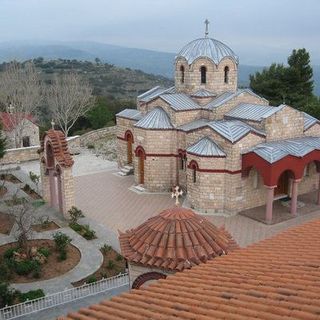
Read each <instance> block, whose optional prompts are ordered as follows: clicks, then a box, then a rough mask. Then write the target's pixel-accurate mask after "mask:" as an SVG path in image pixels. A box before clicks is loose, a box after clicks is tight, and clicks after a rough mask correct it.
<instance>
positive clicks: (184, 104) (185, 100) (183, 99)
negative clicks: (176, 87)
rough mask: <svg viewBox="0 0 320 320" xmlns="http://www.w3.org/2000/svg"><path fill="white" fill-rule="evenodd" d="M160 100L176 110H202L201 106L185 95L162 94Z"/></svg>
mask: <svg viewBox="0 0 320 320" xmlns="http://www.w3.org/2000/svg"><path fill="white" fill-rule="evenodd" d="M160 98H161V99H163V100H164V101H166V102H167V103H169V104H170V106H171V107H172V109H174V110H192V109H201V106H199V105H198V104H197V103H195V102H194V101H193V100H192V99H191V98H190V97H189V96H187V95H186V94H184V93H173V94H162V95H160Z"/></svg>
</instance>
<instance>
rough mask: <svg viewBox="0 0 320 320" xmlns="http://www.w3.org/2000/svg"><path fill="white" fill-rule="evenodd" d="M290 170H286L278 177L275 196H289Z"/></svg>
mask: <svg viewBox="0 0 320 320" xmlns="http://www.w3.org/2000/svg"><path fill="white" fill-rule="evenodd" d="M289 179H290V171H288V170H287V171H284V172H283V173H282V174H281V176H280V177H279V179H278V183H277V187H276V188H275V189H274V196H275V197H281V196H288V193H289Z"/></svg>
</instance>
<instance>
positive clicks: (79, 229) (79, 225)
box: [69, 222, 82, 233]
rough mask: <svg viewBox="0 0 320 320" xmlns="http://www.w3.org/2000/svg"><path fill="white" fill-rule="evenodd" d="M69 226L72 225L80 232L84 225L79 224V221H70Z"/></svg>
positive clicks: (72, 227)
mask: <svg viewBox="0 0 320 320" xmlns="http://www.w3.org/2000/svg"><path fill="white" fill-rule="evenodd" d="M69 227H70V228H71V229H73V230H74V231H75V232H78V233H80V232H81V230H82V225H81V224H79V223H72V222H70V223H69Z"/></svg>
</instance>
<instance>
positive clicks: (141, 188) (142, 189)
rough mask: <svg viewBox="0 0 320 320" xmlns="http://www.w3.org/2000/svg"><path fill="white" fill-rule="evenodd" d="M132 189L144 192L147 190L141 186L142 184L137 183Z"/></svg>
mask: <svg viewBox="0 0 320 320" xmlns="http://www.w3.org/2000/svg"><path fill="white" fill-rule="evenodd" d="M134 189H135V190H137V191H139V192H146V191H147V190H146V189H145V188H144V187H143V185H141V184H139V185H137V186H134Z"/></svg>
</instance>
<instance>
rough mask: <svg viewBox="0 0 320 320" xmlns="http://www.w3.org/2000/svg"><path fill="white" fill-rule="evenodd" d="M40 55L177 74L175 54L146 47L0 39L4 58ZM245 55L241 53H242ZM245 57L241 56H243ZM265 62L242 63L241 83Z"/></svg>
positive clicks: (318, 75)
mask: <svg viewBox="0 0 320 320" xmlns="http://www.w3.org/2000/svg"><path fill="white" fill-rule="evenodd" d="M37 57H43V58H44V59H59V58H62V59H70V60H73V59H75V60H88V61H93V60H94V59H95V58H99V59H100V60H101V61H102V62H107V63H111V64H114V65H116V66H119V67H125V68H131V69H138V70H142V71H144V72H146V73H151V74H155V75H162V76H165V77H168V78H171V79H172V77H173V63H174V58H175V54H174V53H169V52H160V51H153V50H146V49H137V48H127V47H121V46H115V45H110V44H104V43H97V42H68V43H66V42H54V43H53V42H38V43H35V42H32V43H28V42H17V43H11V42H4V43H0V62H3V61H10V60H13V59H16V60H19V61H20V60H27V59H33V58H37ZM240 58H241V57H240ZM240 61H241V60H240ZM263 68H264V66H249V65H242V64H240V67H239V85H240V86H248V84H249V75H250V74H253V73H255V72H256V71H261V70H262V69H263ZM313 72H314V82H315V89H314V91H315V94H317V95H318V96H320V66H318V65H314V66H313Z"/></svg>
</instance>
